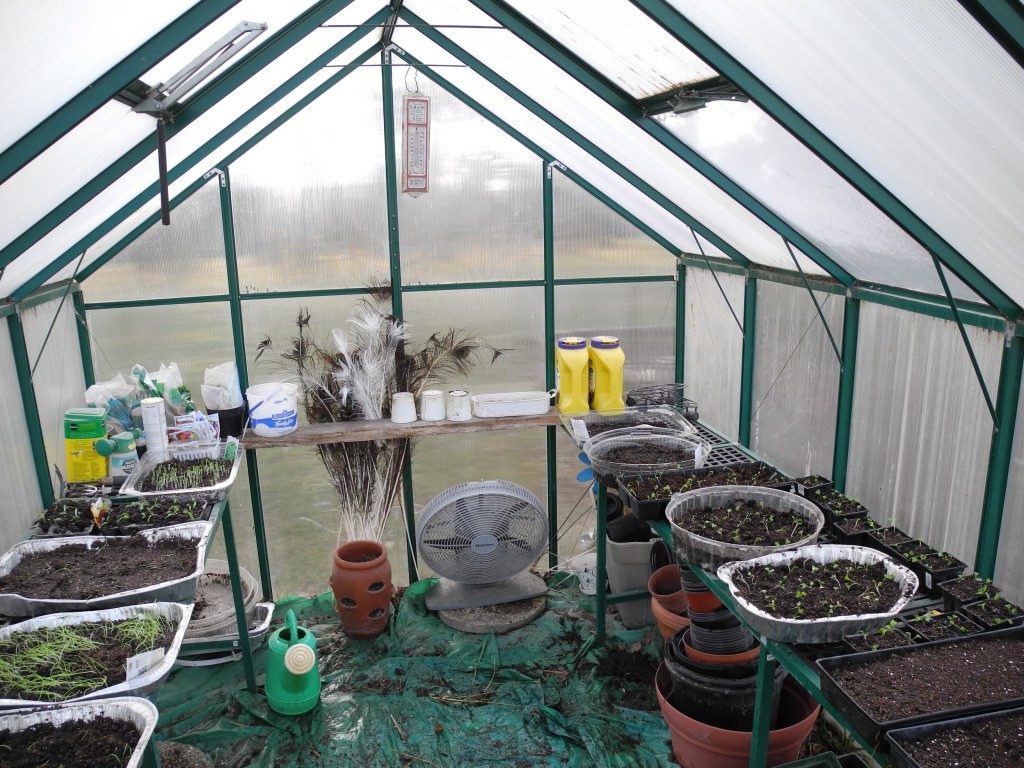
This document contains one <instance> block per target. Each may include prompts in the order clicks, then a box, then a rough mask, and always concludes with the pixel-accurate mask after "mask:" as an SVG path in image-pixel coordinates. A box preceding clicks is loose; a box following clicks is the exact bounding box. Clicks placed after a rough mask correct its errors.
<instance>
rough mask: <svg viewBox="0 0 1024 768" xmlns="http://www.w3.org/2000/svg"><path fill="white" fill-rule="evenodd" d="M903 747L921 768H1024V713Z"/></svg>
mask: <svg viewBox="0 0 1024 768" xmlns="http://www.w3.org/2000/svg"><path fill="white" fill-rule="evenodd" d="M900 744H901V745H902V747H903V749H905V750H906V752H907V754H909V755H910V756H911V757H912V758H914V760H916V761H917V764H918V765H919V766H920V768H949V766H951V765H953V766H957V768H1020V766H1022V765H1024V714H1017V715H1008V716H999V715H993V716H992V718H991V719H987V720H983V721H975V722H973V723H969V724H965V725H962V726H960V727H958V728H950V729H949V730H944V731H940V732H938V733H930V734H926V735H924V736H921V737H920V738H918V739H914V740H913V741H902V740H901V741H900Z"/></svg>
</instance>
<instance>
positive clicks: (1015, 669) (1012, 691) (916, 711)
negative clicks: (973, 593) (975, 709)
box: [832, 635, 1024, 723]
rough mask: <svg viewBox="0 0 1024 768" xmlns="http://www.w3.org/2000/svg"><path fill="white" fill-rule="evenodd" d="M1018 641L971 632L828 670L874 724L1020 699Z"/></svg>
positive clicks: (1023, 683)
mask: <svg viewBox="0 0 1024 768" xmlns="http://www.w3.org/2000/svg"><path fill="white" fill-rule="evenodd" d="M1022 652H1024V641H1022V640H1021V638H1020V637H1015V638H986V637H985V636H984V635H975V636H974V637H973V638H970V639H968V640H964V641H963V642H955V643H946V644H939V645H921V646H918V647H917V648H915V649H914V650H913V651H911V652H909V653H895V654H890V655H886V656H885V657H883V658H880V659H867V660H865V661H864V662H863V663H859V664H852V665H850V666H843V667H840V668H836V669H833V670H832V677H833V679H834V680H835V681H836V683H837V684H838V685H839V686H840V687H841V688H842V689H843V690H845V691H846V692H847V694H849V696H850V698H852V699H853V700H854V701H856V702H857V703H858V704H859V705H860V706H861V708H862V709H864V711H865V712H867V713H868V714H869V715H871V717H872V718H873V719H874V720H875V721H876V722H880V723H881V722H888V721H890V720H898V719H903V718H910V717H916V716H918V715H924V714H929V713H932V712H944V711H946V710H951V709H958V708H961V707H967V706H974V705H981V704H987V703H990V702H1000V701H1006V700H1009V699H1016V698H1021V697H1024V666H1022V665H1021V661H1020V659H1021V654H1022Z"/></svg>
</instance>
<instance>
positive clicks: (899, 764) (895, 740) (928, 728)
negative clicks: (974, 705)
mask: <svg viewBox="0 0 1024 768" xmlns="http://www.w3.org/2000/svg"><path fill="white" fill-rule="evenodd" d="M1021 715H1024V709H1009V710H1006V711H1003V712H996V713H991V712H990V713H988V714H984V715H972V716H970V717H958V718H955V719H953V720H943V721H941V722H938V723H928V724H926V725H915V726H910V727H908V728H896V729H893V730H891V731H889V732H888V733H887V734H885V739H886V741H888V742H889V746H890V752H889V766H890V768H921V764H920V763H919V762H918V761H917V760H915V759H914V758H913V757H912V756H911V755H910V753H909V752H908V751H907V750H906V748H905V747H904V745H906V744H909V743H911V742H914V741H919V740H921V739H923V738H926V737H928V736H933V735H934V734H936V733H942V732H944V731H952V730H955V729H957V728H970V729H973V728H974V726H977V725H982V724H984V723H989V722H992V721H993V720H999V719H1001V718H1004V717H1019V716H1021Z"/></svg>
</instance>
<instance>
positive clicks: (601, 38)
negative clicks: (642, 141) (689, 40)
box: [509, 0, 718, 98]
mask: <svg viewBox="0 0 1024 768" xmlns="http://www.w3.org/2000/svg"><path fill="white" fill-rule="evenodd" d="M509 4H510V5H512V6H514V7H515V9H516V10H517V11H519V13H521V14H522V15H523V16H524V17H526V18H527V19H529V20H530V21H532V22H533V23H534V24H536V25H537V26H538V27H540V29H541V30H543V31H544V32H546V33H547V34H549V35H551V36H552V37H554V38H555V39H556V40H558V41H559V42H560V43H562V45H564V46H565V47H566V48H568V49H569V50H571V51H572V52H573V53H575V54H576V55H577V56H579V57H580V58H582V59H584V60H585V61H586V62H588V63H589V64H590V65H591V66H592V67H593V68H594V69H596V70H597V71H599V72H601V73H602V74H603V75H604V76H605V77H607V78H608V79H609V80H612V81H614V82H615V83H617V84H618V85H619V87H620V88H622V90H624V91H626V92H627V93H629V94H630V95H632V96H634V97H636V98H643V97H645V96H655V95H657V94H659V93H662V92H663V91H667V90H670V89H673V88H678V87H680V86H682V85H685V84H687V83H693V82H697V81H700V80H706V79H708V78H711V77H715V76H716V75H717V74H718V73H717V72H715V70H713V69H711V67H709V66H708V65H707V64H705V63H704V62H703V61H702V60H701V59H699V58H697V57H696V56H695V55H694V54H693V53H692V52H691V51H690V50H689V49H688V48H686V47H685V46H683V45H682V44H681V43H679V41H677V40H676V39H675V38H674V37H672V35H670V34H669V33H668V32H666V31H665V30H664V29H662V28H661V27H660V26H658V24H657V23H656V22H654V21H653V20H652V19H651V18H650V17H649V16H647V15H646V14H645V13H643V12H642V11H640V10H639V9H638V8H635V7H634V6H632V5H629V4H626V3H620V2H616V1H615V0H599V1H598V0H592V1H591V2H589V3H587V5H586V12H585V13H581V12H580V4H579V2H577V1H576V0H557V2H554V1H552V0H549V2H546V3H537V2H531V0H515V1H514V2H511V3H509Z"/></svg>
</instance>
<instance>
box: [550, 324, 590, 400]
mask: <svg viewBox="0 0 1024 768" xmlns="http://www.w3.org/2000/svg"><path fill="white" fill-rule="evenodd" d="M589 366H590V355H589V354H587V340H586V339H584V338H582V337H580V336H563V337H562V338H560V339H559V340H558V343H557V344H556V346H555V388H556V389H557V390H558V410H560V411H561V412H562V413H586V412H587V411H589V410H590V405H589V404H588V403H587V386H588V384H587V382H588V380H589V376H588V368H589Z"/></svg>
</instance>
